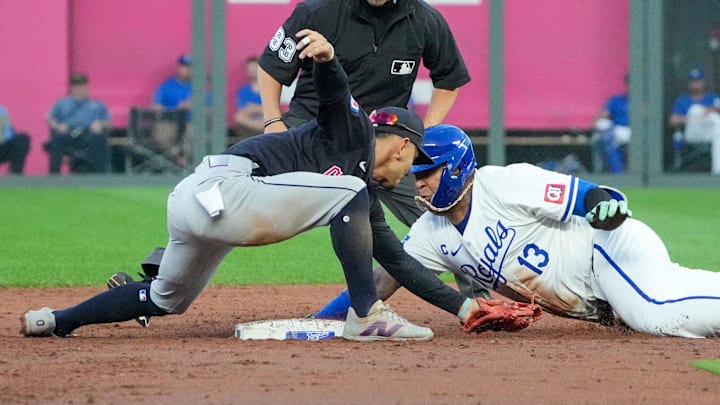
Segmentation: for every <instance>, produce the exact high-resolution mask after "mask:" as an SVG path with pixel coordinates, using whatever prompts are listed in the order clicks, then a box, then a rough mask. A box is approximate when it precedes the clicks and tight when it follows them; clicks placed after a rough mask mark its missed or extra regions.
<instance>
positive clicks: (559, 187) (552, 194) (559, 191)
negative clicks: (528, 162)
mask: <svg viewBox="0 0 720 405" xmlns="http://www.w3.org/2000/svg"><path fill="white" fill-rule="evenodd" d="M564 200H565V185H564V184H548V185H546V186H545V201H546V202H549V203H553V204H562V203H563V201H564Z"/></svg>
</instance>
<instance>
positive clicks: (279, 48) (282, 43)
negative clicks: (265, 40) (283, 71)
mask: <svg viewBox="0 0 720 405" xmlns="http://www.w3.org/2000/svg"><path fill="white" fill-rule="evenodd" d="M295 45H296V44H295V41H293V40H292V38H287V37H285V29H284V28H283V27H280V28H279V29H278V30H277V32H275V35H273V37H272V38H270V43H269V44H268V47H269V48H270V50H271V51H273V52H277V54H278V57H279V58H280V60H282V61H283V62H285V63H289V62H290V61H291V60H292V58H293V55H295V51H297V48H296V47H295Z"/></svg>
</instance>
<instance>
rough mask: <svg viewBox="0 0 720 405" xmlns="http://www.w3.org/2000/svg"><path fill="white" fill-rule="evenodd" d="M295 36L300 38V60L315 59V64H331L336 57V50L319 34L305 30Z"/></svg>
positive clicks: (298, 43)
mask: <svg viewBox="0 0 720 405" xmlns="http://www.w3.org/2000/svg"><path fill="white" fill-rule="evenodd" d="M295 36H296V37H297V38H299V40H298V42H297V45H296V47H297V49H298V50H299V51H300V55H298V57H299V58H300V59H305V58H313V60H314V61H315V62H320V63H323V62H330V61H331V60H333V58H334V57H335V48H333V46H332V44H330V42H328V40H327V39H326V38H325V37H324V36H323V35H322V34H321V33H319V32H317V31H313V30H309V29H304V30H300V31H298V32H297V33H296V34H295Z"/></svg>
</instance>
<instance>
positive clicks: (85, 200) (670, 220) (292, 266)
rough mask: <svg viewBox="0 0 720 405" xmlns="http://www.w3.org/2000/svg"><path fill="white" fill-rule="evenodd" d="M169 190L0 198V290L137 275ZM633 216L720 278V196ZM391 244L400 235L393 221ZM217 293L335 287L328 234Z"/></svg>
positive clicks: (234, 277) (672, 198) (295, 244)
mask: <svg viewBox="0 0 720 405" xmlns="http://www.w3.org/2000/svg"><path fill="white" fill-rule="evenodd" d="M170 190H171V189H170V188H169V187H168V188H162V187H153V188H57V189H53V188H40V189H0V212H2V214H1V218H2V224H3V227H2V228H3V229H2V230H3V234H2V237H0V241H2V243H0V263H1V264H0V287H40V286H43V287H49V286H77V285H98V284H103V283H104V281H105V280H106V279H107V277H108V276H109V275H110V274H112V273H114V272H115V271H118V270H123V271H126V272H132V273H133V274H134V273H135V272H137V271H139V270H140V267H139V263H140V261H141V260H142V259H143V258H145V256H146V255H147V253H148V252H149V251H150V250H151V249H152V248H153V247H155V246H164V245H165V243H166V242H167V232H166V228H165V201H166V198H167V194H168V193H169V192H170ZM627 194H628V195H629V197H630V207H631V209H632V210H633V212H634V216H635V217H636V218H638V219H640V220H642V221H644V222H646V223H647V224H649V225H650V226H652V227H653V228H654V229H655V230H656V231H657V232H658V234H659V235H660V236H661V237H662V238H663V239H664V240H665V242H666V245H667V246H668V250H669V251H670V255H671V257H672V258H673V260H675V261H678V262H680V263H683V264H685V265H687V266H690V267H698V268H707V269H717V270H720V254H718V253H717V246H716V243H717V240H718V235H719V234H720V215H719V214H718V211H717V210H716V208H717V206H718V202H720V190H696V189H632V190H627ZM389 220H390V223H391V226H393V229H395V231H396V232H397V233H398V235H401V236H402V235H404V233H405V232H406V230H407V228H405V227H404V226H403V225H401V224H399V223H398V222H397V221H396V220H395V219H394V218H392V216H391V215H390V216H389ZM213 282H214V283H217V284H316V283H342V282H343V276H342V271H341V269H340V267H339V264H338V262H337V259H336V258H335V256H334V254H333V252H332V248H331V245H330V240H329V235H328V231H327V229H326V228H321V229H316V230H313V231H310V232H307V233H305V234H303V235H300V236H298V237H296V238H294V239H292V240H290V241H287V242H283V243H280V244H276V245H272V246H264V247H254V248H243V249H235V250H234V251H233V252H232V253H231V254H230V255H229V256H228V258H227V259H226V260H225V262H223V264H222V266H221V267H220V270H219V272H218V274H217V275H216V277H215V278H214V280H213Z"/></svg>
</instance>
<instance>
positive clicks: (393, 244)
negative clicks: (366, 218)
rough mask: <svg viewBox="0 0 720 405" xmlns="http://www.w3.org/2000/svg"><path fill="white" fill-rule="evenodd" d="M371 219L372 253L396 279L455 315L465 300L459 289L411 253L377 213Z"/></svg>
mask: <svg viewBox="0 0 720 405" xmlns="http://www.w3.org/2000/svg"><path fill="white" fill-rule="evenodd" d="M374 215H375V218H374V220H371V224H372V230H373V257H374V258H375V259H376V260H377V261H378V263H380V265H381V266H383V267H384V268H385V270H386V271H387V272H388V274H390V275H391V276H392V277H393V278H394V279H395V280H396V281H397V282H398V283H400V284H401V285H402V286H403V287H405V288H407V289H408V291H410V292H411V293H413V294H415V295H417V296H418V297H420V298H422V299H423V300H425V301H427V302H429V303H430V304H432V305H434V306H436V307H438V308H441V309H444V310H445V311H447V312H449V313H451V314H453V315H457V313H458V311H459V310H460V306H462V304H463V302H464V301H465V297H463V296H462V295H461V294H460V293H459V292H457V291H456V290H454V289H452V288H451V287H449V286H448V285H447V284H445V283H444V282H443V281H442V280H440V279H439V278H438V277H437V276H436V275H435V273H433V272H432V271H430V270H429V269H427V268H426V267H425V266H423V265H422V264H421V263H420V262H418V261H417V260H415V259H414V258H413V257H412V256H410V255H409V254H408V253H407V252H405V250H404V249H403V247H402V244H401V243H400V241H399V240H398V239H397V236H395V233H394V232H393V231H392V230H391V229H390V227H389V226H388V225H387V223H385V222H384V221H381V220H379V216H381V214H380V213H374Z"/></svg>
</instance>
